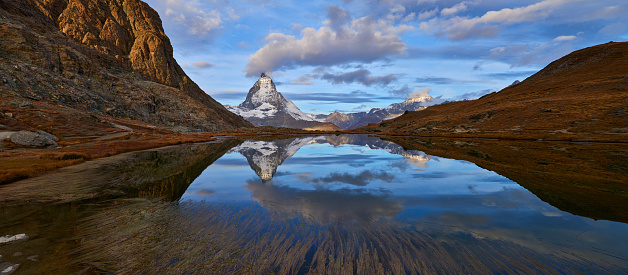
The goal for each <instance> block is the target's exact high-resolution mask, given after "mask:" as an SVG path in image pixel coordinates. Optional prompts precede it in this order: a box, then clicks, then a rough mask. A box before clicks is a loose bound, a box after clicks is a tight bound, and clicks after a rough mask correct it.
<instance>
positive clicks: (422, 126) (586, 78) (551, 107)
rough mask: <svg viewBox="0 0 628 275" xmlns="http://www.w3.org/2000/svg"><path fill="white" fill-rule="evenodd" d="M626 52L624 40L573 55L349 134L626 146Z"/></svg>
mask: <svg viewBox="0 0 628 275" xmlns="http://www.w3.org/2000/svg"><path fill="white" fill-rule="evenodd" d="M627 53H628V42H623V43H607V44H603V45H599V46H595V47H591V48H587V49H583V50H580V51H576V52H574V53H571V54H569V55H567V56H565V57H563V58H561V59H559V60H557V61H555V62H553V63H552V64H550V65H548V66H547V67H546V68H545V69H543V70H541V71H539V72H538V73H536V74H535V75H533V76H531V77H529V78H528V79H526V80H524V81H523V82H521V83H519V84H517V85H515V86H511V87H507V88H505V89H503V90H501V91H500V92H498V93H492V94H489V95H486V96H483V97H482V98H480V99H477V100H470V101H462V102H453V103H447V104H442V105H437V106H431V107H429V108H427V109H426V110H423V111H417V112H409V113H408V114H406V115H403V116H401V117H399V118H396V119H393V120H390V121H386V122H383V123H381V124H372V125H369V126H366V127H363V128H361V129H358V130H356V131H359V132H370V133H383V134H387V135H414V136H446V137H476V138H477V137H480V138H499V139H520V140H536V139H543V140H565V141H570V140H588V141H606V142H628V77H626V76H628V60H627V59H626V58H625V56H626V54H627ZM489 114H490V115H489Z"/></svg>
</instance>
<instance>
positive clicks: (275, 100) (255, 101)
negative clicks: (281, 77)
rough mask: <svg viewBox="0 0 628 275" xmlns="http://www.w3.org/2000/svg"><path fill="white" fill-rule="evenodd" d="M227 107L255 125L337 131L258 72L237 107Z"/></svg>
mask: <svg viewBox="0 0 628 275" xmlns="http://www.w3.org/2000/svg"><path fill="white" fill-rule="evenodd" d="M226 107H227V109H228V110H229V111H231V112H233V113H235V114H238V115H240V116H242V117H244V118H245V119H246V120H248V121H250V122H252V123H253V124H255V125H258V126H275V127H288V128H296V129H306V130H327V131H335V130H340V128H338V127H336V126H335V125H333V124H331V123H325V122H323V121H318V120H317V119H316V118H314V116H312V115H308V114H306V113H304V112H303V111H301V110H300V109H299V107H297V105H295V104H294V103H293V102H292V101H290V100H289V99H287V98H286V97H284V96H283V95H282V94H281V93H280V92H278V91H277V87H276V86H275V83H274V82H273V80H272V79H271V78H270V77H269V76H267V75H266V74H264V73H262V75H261V76H260V78H259V79H258V80H257V81H256V82H255V84H253V87H251V89H250V90H249V93H248V94H247V95H246V99H244V101H243V102H242V103H240V105H238V106H235V107H234V106H230V105H226Z"/></svg>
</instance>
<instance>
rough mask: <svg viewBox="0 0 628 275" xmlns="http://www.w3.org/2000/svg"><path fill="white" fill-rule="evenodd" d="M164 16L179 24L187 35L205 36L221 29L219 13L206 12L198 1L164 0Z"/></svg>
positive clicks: (213, 11) (214, 11)
mask: <svg viewBox="0 0 628 275" xmlns="http://www.w3.org/2000/svg"><path fill="white" fill-rule="evenodd" d="M165 8H166V10H165V13H164V15H165V16H166V17H168V18H170V19H172V20H173V21H175V22H177V23H179V24H181V25H182V26H184V27H185V28H186V29H187V32H188V33H189V34H193V35H201V36H205V35H208V34H210V33H211V32H213V31H215V30H217V29H220V28H222V25H221V24H222V20H221V17H220V13H219V12H218V11H216V10H211V11H207V10H205V9H203V8H202V7H201V5H200V4H199V2H198V1H188V0H166V1H165Z"/></svg>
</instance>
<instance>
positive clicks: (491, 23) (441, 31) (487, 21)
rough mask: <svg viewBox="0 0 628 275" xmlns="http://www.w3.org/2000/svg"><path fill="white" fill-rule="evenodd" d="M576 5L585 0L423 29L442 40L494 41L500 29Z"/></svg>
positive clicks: (552, 1)
mask: <svg viewBox="0 0 628 275" xmlns="http://www.w3.org/2000/svg"><path fill="white" fill-rule="evenodd" d="M576 1H583V0H544V1H541V2H538V3H535V4H531V5H528V6H524V7H519V8H514V9H510V8H504V9H501V10H498V11H488V12H486V13H485V14H484V15H482V16H480V17H473V18H463V17H459V16H455V17H451V18H447V19H442V18H434V19H431V20H430V21H427V22H422V23H421V26H420V29H421V30H422V31H425V32H433V33H435V34H436V35H438V36H445V37H447V38H449V39H451V40H462V39H468V38H472V37H490V36H495V35H497V33H498V28H497V26H496V25H500V24H503V25H508V24H517V23H523V22H531V21H535V20H540V19H544V18H547V17H549V16H550V14H552V13H553V12H554V11H555V10H556V9H557V8H559V7H561V6H563V5H567V4H573V3H574V2H576ZM451 12H453V11H451ZM441 14H442V12H441Z"/></svg>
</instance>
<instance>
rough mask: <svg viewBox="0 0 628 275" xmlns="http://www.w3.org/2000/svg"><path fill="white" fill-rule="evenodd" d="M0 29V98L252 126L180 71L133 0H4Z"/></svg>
mask: <svg viewBox="0 0 628 275" xmlns="http://www.w3.org/2000/svg"><path fill="white" fill-rule="evenodd" d="M0 26H1V29H2V31H0V48H1V49H2V50H1V53H2V54H1V56H0V78H1V79H3V83H2V93H0V99H3V100H13V99H15V98H19V99H20V100H26V99H28V100H32V101H33V102H38V103H47V104H51V105H53V106H65V107H69V108H71V109H72V110H79V111H82V112H90V113H91V114H93V115H106V116H111V117H115V118H128V119H134V120H140V121H143V122H147V123H151V124H155V125H161V126H166V127H175V126H178V128H181V129H185V130H210V131H213V130H223V129H235V128H238V127H250V126H252V125H251V124H250V123H248V122H247V121H245V120H243V119H242V118H241V117H238V116H236V115H234V114H233V113H231V112H229V111H227V110H226V109H225V108H224V107H223V106H222V105H221V104H219V103H218V102H216V101H215V100H214V99H212V98H211V97H210V96H209V95H207V94H206V93H205V92H204V91H203V90H201V89H200V88H199V86H198V85H197V84H196V83H194V82H193V81H192V80H191V79H190V78H189V77H188V76H187V75H186V73H185V72H184V71H183V69H182V68H181V66H179V64H178V63H177V61H176V60H175V59H174V57H173V48H172V45H171V44H170V40H169V38H168V37H167V36H166V34H165V32H164V30H163V27H162V23H161V19H160V18H159V15H158V14H157V12H156V11H155V10H153V9H152V8H151V7H150V6H149V5H148V4H146V3H144V2H142V1H140V0H125V1H105V0H48V1H24V0H3V1H2V3H1V4H0ZM51 108H54V107H51ZM67 116H68V117H73V115H67ZM55 123H64V121H59V122H56V121H55Z"/></svg>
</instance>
